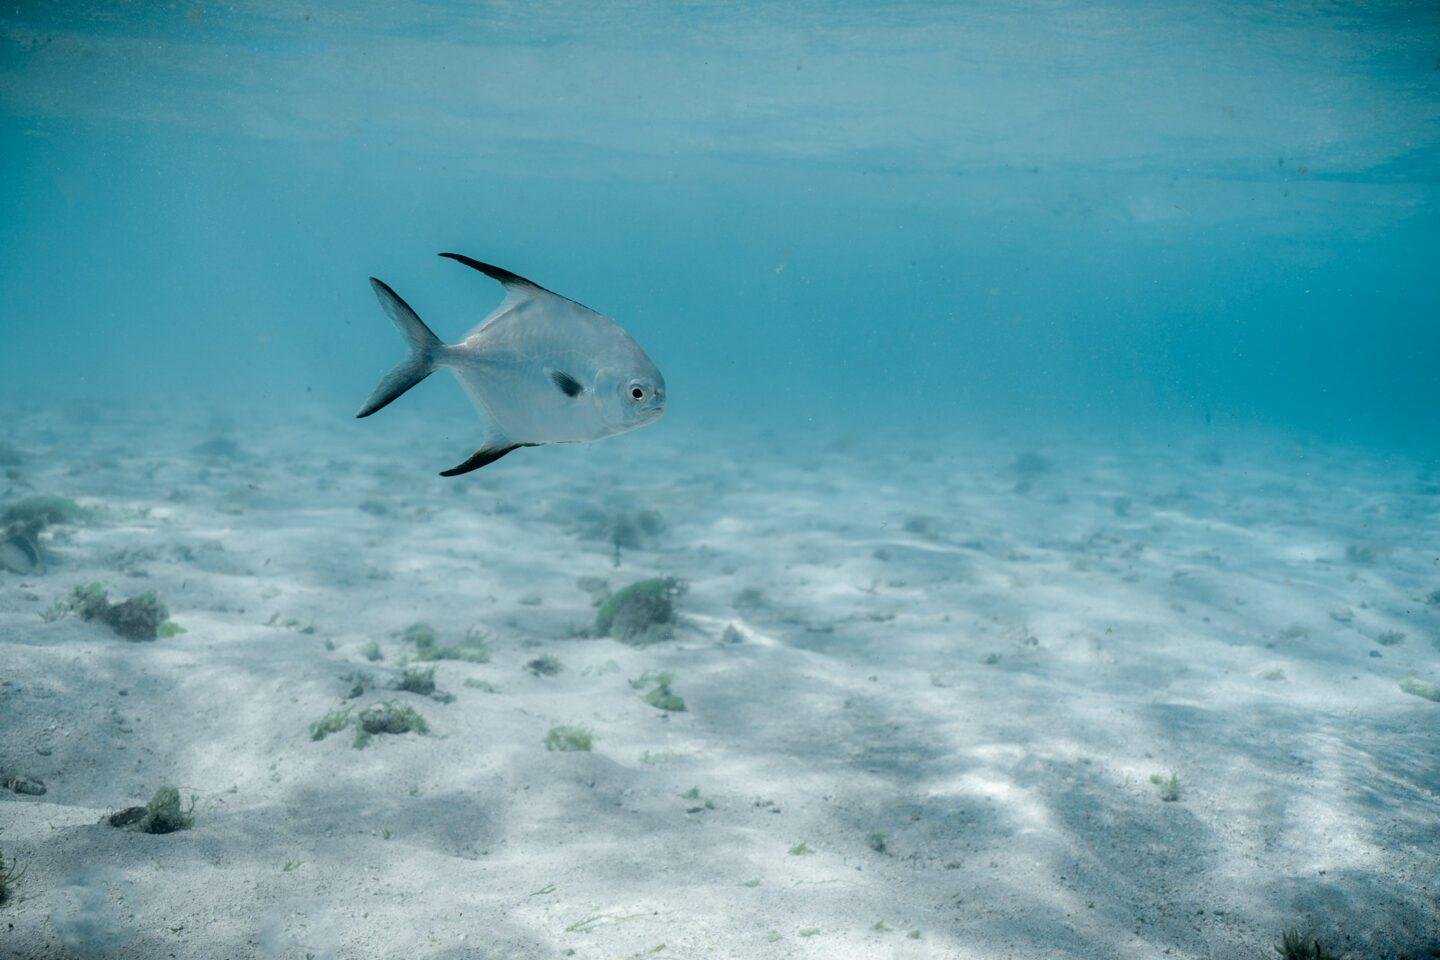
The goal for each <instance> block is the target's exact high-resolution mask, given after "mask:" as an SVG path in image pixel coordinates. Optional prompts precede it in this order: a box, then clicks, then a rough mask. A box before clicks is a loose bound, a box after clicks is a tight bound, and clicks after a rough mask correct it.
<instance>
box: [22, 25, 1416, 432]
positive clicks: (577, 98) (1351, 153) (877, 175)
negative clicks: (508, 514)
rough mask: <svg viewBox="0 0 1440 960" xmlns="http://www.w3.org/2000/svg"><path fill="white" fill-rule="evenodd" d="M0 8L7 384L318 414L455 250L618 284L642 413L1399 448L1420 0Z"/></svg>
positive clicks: (462, 317) (480, 300)
mask: <svg viewBox="0 0 1440 960" xmlns="http://www.w3.org/2000/svg"><path fill="white" fill-rule="evenodd" d="M4 17H5V18H4V20H3V21H0V24H3V48H0V51H3V59H0V70H3V72H0V107H3V119H0V143H3V148H0V157H3V161H0V162H3V178H4V182H5V183H6V187H5V189H4V191H3V193H0V204H3V208H0V224H3V227H0V275H3V277H4V278H5V279H4V283H3V284H0V324H3V333H4V342H5V344H6V346H7V349H5V350H4V352H3V360H0V364H3V366H0V380H3V382H4V384H5V389H6V390H8V391H11V392H12V393H15V394H18V395H21V396H51V395H56V394H62V393H63V394H78V395H88V396H106V395H112V394H117V393H118V394H120V395H128V394H156V395H165V396H175V395H180V396H185V397H188V398H195V399H196V400H203V401H214V402H220V403H223V402H225V401H228V400H232V399H234V398H236V397H239V396H244V397H246V398H249V399H251V400H259V401H273V402H275V403H278V404H284V403H287V402H289V401H290V400H292V399H293V398H296V397H298V396H300V395H301V394H302V393H306V392H309V393H310V394H312V396H313V397H316V398H318V399H321V400H323V401H325V402H333V403H334V404H335V405H336V406H337V409H343V408H346V407H349V406H354V405H355V404H356V403H357V402H358V400H357V398H358V397H362V396H363V395H364V394H365V393H366V392H367V391H368V389H369V387H370V386H371V384H372V381H373V379H374V378H375V377H376V376H377V375H378V374H377V373H376V371H378V370H381V369H384V368H385V367H388V365H389V364H390V363H391V362H392V361H393V359H394V354H395V351H396V345H395V343H393V342H392V337H393V334H392V332H391V331H390V329H389V328H388V326H387V325H386V324H385V322H384V320H383V318H382V317H381V316H380V315H379V313H378V311H377V309H376V307H375V305H374V303H373V302H372V298H371V294H370V291H369V289H368V287H367V285H366V284H365V282H364V280H365V278H366V277H367V276H368V275H371V274H376V275H379V276H382V277H383V278H385V279H386V280H387V281H389V282H390V283H391V284H392V285H393V286H395V287H396V289H398V290H400V291H401V293H402V294H403V295H405V296H407V297H409V298H410V299H411V300H412V301H414V302H415V303H416V304H417V308H418V309H419V310H420V313H421V315H422V316H424V317H426V318H427V320H429V321H430V322H431V323H432V325H433V326H435V327H436V329H437V330H439V331H440V332H441V333H442V335H445V336H450V337H458V336H459V334H460V333H461V332H463V331H464V330H466V329H468V327H469V326H470V325H471V324H472V323H473V322H474V321H475V320H476V319H478V318H479V317H480V316H483V315H484V313H485V312H486V311H487V310H488V309H489V307H490V306H491V305H492V304H493V302H494V301H495V299H496V298H497V295H498V294H497V291H496V290H495V289H491V288H487V287H486V286H484V285H483V284H482V283H481V282H477V281H478V278H475V277H471V276H466V275H464V272H463V271H461V270H459V269H457V268H455V267H453V266H451V265H448V264H445V263H444V262H442V261H439V260H437V259H435V258H434V254H435V253H438V252H440V251H441V250H449V249H456V250H460V251H462V252H466V253H469V254H471V255H472V256H476V257H479V258H481V259H486V260H490V261H492V262H497V263H500V264H502V265H504V266H507V267H509V268H511V269H513V270H515V271H517V272H519V273H522V274H525V275H527V276H531V277H533V278H535V279H537V280H538V281H539V282H541V283H543V284H545V285H547V286H549V287H551V288H552V289H556V290H559V291H562V292H564V293H566V294H568V295H570V296H572V297H575V298H576V299H579V300H581V301H582V302H585V303H587V304H589V305H591V306H594V307H595V308H597V309H599V310H601V311H602V312H605V313H608V314H610V315H612V316H614V317H616V318H617V319H618V320H619V321H620V322H621V323H622V324H623V325H625V326H626V327H627V329H629V330H631V331H632V333H634V334H635V336H636V337H637V338H638V339H639V340H640V341H641V343H643V344H644V345H645V346H646V347H647V349H648V350H649V351H650V352H651V354H652V355H653V356H654V357H655V358H656V360H657V362H659V364H660V365H661V368H662V369H663V370H665V371H666V372H667V376H668V378H669V380H670V381H671V383H672V387H671V395H672V399H671V415H672V420H673V421H683V420H684V419H685V418H687V417H703V418H709V419H711V420H715V421H730V420H737V419H739V420H745V421H749V422H754V421H755V420H757V419H759V420H765V421H772V422H773V423H774V425H776V426H778V427H782V428H784V427H791V428H795V429H801V428H802V426H801V425H803V424H809V423H813V422H816V421H839V422H845V423H860V424H864V425H865V426H866V427H867V428H869V429H873V430H875V431H881V432H883V431H886V430H888V429H891V428H895V427H903V428H907V429H909V428H916V427H918V428H920V429H928V428H932V427H936V426H944V425H946V424H952V423H990V422H993V421H996V420H1007V419H1013V420H1021V421H1036V422H1040V423H1046V424H1055V423H1057V422H1066V423H1070V422H1073V423H1076V424H1077V425H1078V424H1086V425H1089V426H1094V425H1096V424H1101V425H1104V424H1110V423H1127V422H1138V423H1142V424H1143V423H1151V422H1157V421H1158V422H1166V423H1174V424H1176V425H1180V426H1193V425H1195V424H1200V423H1211V424H1214V423H1217V422H1219V423H1224V422H1227V421H1243V422H1248V423H1254V422H1259V423H1263V424H1266V425H1275V426H1280V427H1283V428H1287V429H1291V428H1293V429H1295V430H1298V431H1303V432H1307V433H1315V434H1320V435H1325V436H1334V437H1341V438H1344V439H1347V440H1353V441H1362V442H1375V443H1381V444H1395V445H1399V446H1402V447H1413V446H1428V447H1431V448H1432V449H1433V444H1432V443H1431V441H1432V440H1433V438H1434V436H1435V431H1434V429H1433V424H1434V419H1433V418H1434V409H1435V407H1436V400H1437V397H1440V379H1437V376H1440V375H1437V370H1440V364H1437V362H1436V361H1437V358H1440V324H1437V323H1436V322H1435V318H1436V317H1437V316H1440V286H1437V285H1436V284H1435V283H1433V282H1431V281H1430V280H1429V279H1428V277H1429V274H1430V273H1431V272H1432V268H1433V262H1434V260H1435V254H1436V246H1437V225H1440V207H1437V171H1440V70H1437V61H1436V57H1437V50H1436V47H1435V36H1436V32H1437V28H1440V15H1437V13H1436V11H1435V10H1434V9H1433V8H1427V7H1426V6H1425V5H1420V4H1407V3H1397V4H1370V5H1366V6H1364V7H1355V8H1352V7H1350V6H1348V5H1319V6H1317V5H1313V4H1283V5H1277V4H1232V5H1225V6H1224V7H1223V9H1217V8H1216V7H1215V6H1214V5H1211V4H1164V5H1155V4H1127V3H1109V4H1068V3H1035V4H1022V5H1018V6H1017V5H1010V4H992V5H983V4H982V5H966V6H958V7H957V6H950V5H944V4H940V5H925V4H910V5H904V6H901V7H897V8H891V9H887V10H870V9H869V8H868V7H866V6H856V5H844V4H820V5H813V6H807V7H805V8H804V9H797V10H788V9H785V8H783V7H764V6H753V5H747V6H743V7H740V6H733V5H713V6H712V5H693V6H685V7H681V8H672V7H669V6H667V5H663V4H660V5H645V4H640V5H634V6H627V7H624V8H621V9H618V10H610V11H600V10H595V11H590V12H587V11H585V10H583V9H580V8H577V7H574V6H572V5H568V4H556V5H553V6H548V7H547V6H539V7H526V8H523V9H522V8H515V9H511V8H508V7H493V8H487V7H477V8H470V7H468V6H466V5H446V4H416V5H404V4H373V5H351V6H349V7H348V8H347V10H346V11H344V12H337V11H334V10H329V11H327V10H323V9H318V8H317V9H313V10H312V9H309V8H307V7H306V6H305V5H304V4H297V5H281V6H276V7H273V8H269V7H267V6H265V5H261V6H259V7H257V8H249V7H245V6H239V7H226V6H212V5H208V4H196V5H193V6H190V5H179V6H177V7H175V8H168V7H165V8H162V7H160V6H158V5H156V6H146V5H141V7H140V8H138V9H132V8H112V7H111V6H109V5H106V4H98V5H94V6H87V5H85V4H68V3H61V4H44V5H36V6H34V7H33V9H32V8H30V7H28V6H23V5H22V7H21V8H20V9H19V10H18V12H17V10H14V9H11V10H7V11H6V12H5V14H4ZM445 389H446V390H449V389H450V388H448V387H447V388H445ZM435 390H436V388H434V387H431V388H430V392H434V391H435ZM415 402H425V401H422V400H416V401H415ZM670 429H677V430H681V429H684V427H683V425H681V424H678V423H672V424H670Z"/></svg>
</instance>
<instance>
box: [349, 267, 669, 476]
mask: <svg viewBox="0 0 1440 960" xmlns="http://www.w3.org/2000/svg"><path fill="white" fill-rule="evenodd" d="M440 256H442V257H447V258H449V259H451V260H454V261H456V262H457V263H463V264H464V265H465V266H467V267H470V268H472V269H475V270H478V271H480V272H481V273H483V274H485V276H487V277H490V278H491V279H493V280H498V281H499V282H500V285H501V286H502V287H504V288H505V299H504V300H503V301H502V302H501V304H500V306H498V307H496V308H495V310H494V311H493V312H492V313H491V314H490V315H489V316H488V317H486V318H485V319H484V320H482V321H481V322H480V325H479V326H477V327H476V328H475V329H474V330H472V331H470V333H469V334H467V335H466V337H465V339H464V340H461V341H460V342H459V343H456V344H446V343H445V342H444V341H442V340H441V339H440V338H439V337H437V336H435V334H434V333H432V332H431V331H430V328H429V327H427V326H426V325H425V324H424V322H423V321H421V319H420V317H419V315H418V314H416V313H415V311H414V310H412V309H410V305H409V304H407V303H406V302H405V301H404V300H402V299H400V296H399V294H397V293H396V292H395V291H394V290H391V289H390V287H389V286H387V285H386V284H385V283H384V282H383V281H381V280H377V279H375V278H374V277H371V278H370V286H371V288H372V289H374V291H375V296H376V297H378V298H379V300H380V306H381V307H382V308H383V309H384V311H385V313H386V315H387V316H389V317H390V320H391V322H392V323H394V324H395V329H397V330H399V331H400V336H402V337H404V338H405V342H406V343H408V344H409V345H410V353H409V355H408V356H407V357H406V358H405V359H404V360H402V361H400V363H399V364H397V365H396V366H395V368H394V369H393V370H391V371H390V372H389V373H387V374H386V375H385V377H384V378H383V379H382V380H381V381H380V383H379V385H378V386H377V387H376V388H375V390H374V391H373V392H372V393H371V394H370V399H368V400H366V401H365V405H364V406H362V407H361V408H360V412H359V413H357V414H355V416H357V417H368V416H370V415H371V414H372V413H374V412H376V411H377V410H380V409H382V408H383V407H385V406H386V405H388V404H389V403H390V402H391V401H393V400H395V399H396V398H397V397H399V396H400V395H401V394H402V393H404V392H405V391H406V390H409V389H410V388H411V387H413V386H415V384H417V383H419V382H420V381H421V380H424V379H425V378H426V377H428V376H430V374H432V373H434V372H435V371H436V370H438V369H440V368H441V367H445V368H447V369H448V370H450V372H451V373H453V374H455V378H456V379H457V380H459V381H460V385H461V386H462V387H464V388H465V392H466V393H468V394H469V395H470V399H471V401H473V402H474V404H475V408H476V410H478V411H479V413H480V414H481V416H482V417H483V418H484V420H485V424H486V434H485V440H484V442H483V443H481V444H480V446H479V448H478V449H477V450H476V451H475V452H474V453H472V454H471V455H470V456H469V457H468V458H466V459H465V460H464V461H463V462H461V463H459V464H457V465H456V466H453V467H451V468H450V469H449V470H444V471H441V473H440V476H442V477H456V476H459V475H460V474H462V473H469V472H470V471H472V470H479V469H480V468H481V467H484V466H487V465H489V464H492V463H494V462H495V461H496V460H499V459H500V458H501V457H503V456H505V455H506V454H507V453H510V452H511V451H513V450H517V449H519V448H520V447H538V446H542V445H544V444H547V443H585V442H588V441H591V440H600V439H602V438H604V437H613V436H615V435H616V434H619V433H627V432H628V431H631V430H635V429H638V428H639V427H643V426H645V425H646V424H648V423H653V422H654V421H655V420H657V419H658V418H659V417H660V415H661V414H662V413H664V412H665V378H664V377H662V376H661V375H660V371H659V370H658V369H657V368H656V367H655V364H654V363H652V362H651V361H650V358H649V357H647V356H646V355H645V351H644V350H642V349H640V344H638V343H636V342H635V340H634V339H633V338H632V337H631V336H630V334H628V333H626V332H625V331H624V330H622V329H620V326H619V324H617V323H616V322H615V321H614V320H611V319H610V318H609V317H606V316H603V315H601V314H599V313H596V312H595V311H594V310H591V309H590V308H589V307H587V306H584V305H583V304H580V303H576V302H575V301H574V300H571V299H569V298H567V297H562V296H560V295H559V294H558V293H552V292H551V291H549V290H546V289H545V288H544V287H542V286H540V285H539V284H538V283H535V282H533V281H531V280H526V279H525V278H524V277H522V276H519V275H518V274H514V273H511V272H510V271H509V270H506V269H504V268H503V267H497V266H494V265H492V264H488V263H481V262H480V261H479V260H472V259H471V258H470V257H467V256H464V255H462V254H459V253H442V254H440Z"/></svg>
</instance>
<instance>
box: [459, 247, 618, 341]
mask: <svg viewBox="0 0 1440 960" xmlns="http://www.w3.org/2000/svg"><path fill="white" fill-rule="evenodd" d="M440 256H442V257H445V258H446V259H448V260H454V261H455V262H456V263H463V264H465V266H467V267H469V268H470V269H472V270H479V271H480V272H481V273H483V274H485V276H487V277H489V278H490V279H492V280H498V281H500V284H501V286H503V287H504V288H505V302H504V303H502V304H500V306H499V308H498V309H496V310H495V312H494V313H492V314H490V316H489V318H488V319H487V320H486V321H485V322H486V323H488V322H489V321H490V320H494V319H495V318H496V317H498V316H500V315H501V314H504V313H506V312H507V311H509V310H510V308H511V307H513V306H515V305H516V304H518V303H522V302H524V301H526V300H543V299H545V298H547V297H548V298H553V299H555V300H559V301H562V302H564V303H568V304H572V305H574V306H577V307H579V308H580V309H581V310H585V311H588V312H590V313H594V312H595V311H594V310H591V309H590V308H589V307H587V306H585V304H583V303H579V302H578V301H575V300H571V299H570V298H569V297H562V296H561V295H560V294H558V293H556V292H555V291H554V290H547V289H545V288H544V287H542V286H540V284H538V283H536V282H535V281H533V280H526V279H525V278H524V277H522V276H520V274H518V273H511V272H510V271H509V270H506V269H505V268H504V267H497V266H495V265H494V264H493V263H481V262H480V261H479V260H476V259H474V258H473V257H467V256H465V254H463V253H442V254H440ZM484 325H485V324H484V323H482V324H481V326H484Z"/></svg>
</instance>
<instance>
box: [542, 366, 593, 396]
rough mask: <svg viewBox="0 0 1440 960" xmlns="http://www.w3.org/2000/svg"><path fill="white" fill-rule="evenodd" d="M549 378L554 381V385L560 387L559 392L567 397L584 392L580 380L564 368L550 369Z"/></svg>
mask: <svg viewBox="0 0 1440 960" xmlns="http://www.w3.org/2000/svg"><path fill="white" fill-rule="evenodd" d="M550 379H551V380H552V381H554V383H555V386H557V387H559V388H560V392H561V393H563V394H565V396H567V397H578V396H580V394H582V393H584V392H585V387H584V386H583V385H582V384H581V383H580V381H579V380H576V379H575V378H574V377H572V376H570V374H568V373H566V372H565V371H564V370H551V371H550Z"/></svg>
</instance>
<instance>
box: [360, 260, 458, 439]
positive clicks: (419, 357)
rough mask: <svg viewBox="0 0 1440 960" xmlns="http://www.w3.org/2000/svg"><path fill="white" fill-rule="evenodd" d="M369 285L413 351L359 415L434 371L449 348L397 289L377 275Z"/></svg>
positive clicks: (389, 376)
mask: <svg viewBox="0 0 1440 960" xmlns="http://www.w3.org/2000/svg"><path fill="white" fill-rule="evenodd" d="M370 286H371V287H372V288H373V289H374V290H375V296H376V297H378V298H379V300H380V306H381V307H382V308H384V310H385V314H386V316H388V317H389V318H390V321H391V322H392V323H394V324H395V329H396V330H399V331H400V336H402V337H404V338H405V342H406V343H408V344H409V345H410V354H409V355H408V356H407V357H406V358H405V359H404V360H401V361H400V362H399V363H397V364H396V365H395V367H394V369H392V370H391V371H390V372H389V373H387V374H385V376H384V378H382V379H381V381H380V383H379V384H378V385H377V386H376V387H375V389H374V390H373V391H371V393H370V399H368V400H366V401H365V405H364V406H362V407H361V408H360V412H359V413H357V414H355V416H357V417H368V416H370V414H372V413H374V412H375V411H376V410H379V409H381V408H382V407H384V406H386V405H387V404H389V403H390V402H391V401H392V400H394V399H395V398H397V397H399V396H400V394H402V393H404V392H405V391H406V390H409V389H410V388H411V387H413V386H415V384H417V383H419V382H420V381H421V380H424V379H425V378H426V377H428V376H430V374H432V373H434V372H435V368H436V367H437V366H438V365H439V363H440V360H441V358H442V357H443V356H444V355H445V349H446V347H445V343H444V342H443V341H442V340H441V339H440V338H439V337H437V336H435V334H434V333H432V332H431V331H430V328H429V327H427V326H425V322H424V321H423V320H421V319H420V317H419V315H418V314H416V313H415V311H414V310H412V309H410V304H408V303H406V302H405V301H404V300H401V299H400V296H399V295H398V294H397V293H396V292H395V291H394V290H391V289H390V288H389V287H388V286H386V284H385V283H384V282H383V281H380V280H376V279H375V278H374V277H371V278H370Z"/></svg>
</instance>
